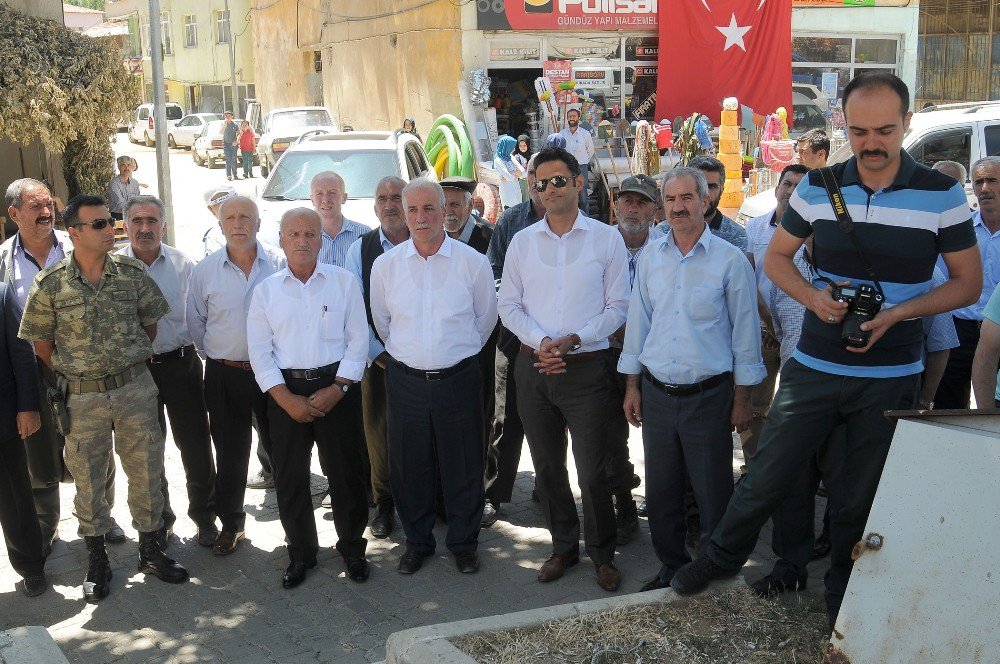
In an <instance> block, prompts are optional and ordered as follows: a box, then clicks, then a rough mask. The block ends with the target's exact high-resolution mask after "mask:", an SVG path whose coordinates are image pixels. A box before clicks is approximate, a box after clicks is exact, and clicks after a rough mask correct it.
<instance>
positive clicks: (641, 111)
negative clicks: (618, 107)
mask: <svg viewBox="0 0 1000 664" xmlns="http://www.w3.org/2000/svg"><path fill="white" fill-rule="evenodd" d="M655 107H656V92H655V91H654V92H652V93H650V95H649V96H648V97H646V98H645V99H643V100H642V101H641V102H639V104H638V105H636V103H635V100H633V102H632V111H631V113H632V119H633V120H642V119H643V118H647V117H650V116H651V115H652V113H653V109H654V108H655Z"/></svg>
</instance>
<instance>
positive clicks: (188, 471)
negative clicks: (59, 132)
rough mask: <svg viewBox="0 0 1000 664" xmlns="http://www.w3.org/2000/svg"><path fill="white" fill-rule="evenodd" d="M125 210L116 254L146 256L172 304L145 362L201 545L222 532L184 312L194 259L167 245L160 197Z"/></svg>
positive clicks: (199, 374)
mask: <svg viewBox="0 0 1000 664" xmlns="http://www.w3.org/2000/svg"><path fill="white" fill-rule="evenodd" d="M122 211H123V213H124V215H125V230H126V232H127V233H128V240H129V243H128V245H126V246H125V247H123V248H122V249H120V250H119V251H118V253H120V254H122V255H125V256H128V257H130V258H136V259H138V260H140V261H142V262H143V264H144V265H145V266H146V271H147V272H148V273H149V276H150V277H152V278H153V281H155V282H156V285H157V286H159V287H160V292H161V293H163V297H164V299H166V301H167V304H169V305H170V312H169V313H168V314H167V315H166V316H164V317H163V318H161V319H160V320H159V321H157V323H156V338H155V339H153V356H152V357H150V358H149V359H148V360H146V365H147V366H148V367H149V373H150V374H151V375H152V376H153V382H155V383H156V388H157V389H158V390H159V392H160V395H159V398H158V399H157V401H158V404H157V406H158V410H159V417H160V428H161V429H163V435H166V434H167V420H166V417H165V416H164V410H166V415H167V416H169V417H170V429H171V431H173V434H174V436H173V437H174V443H175V444H176V445H177V449H178V450H180V453H181V463H183V464H184V475H185V477H186V479H187V495H188V516H189V517H191V520H192V521H194V523H195V525H196V526H197V527H198V544H200V545H201V546H212V545H214V544H215V540H216V538H217V537H218V536H219V530H218V528H216V526H215V462H214V461H213V460H212V440H211V436H210V434H209V430H208V412H207V408H206V406H205V384H204V380H203V369H202V363H201V358H200V357H198V353H196V352H195V349H194V343H193V342H192V340H191V335H190V334H189V333H188V328H187V320H186V318H185V316H184V310H185V308H186V306H187V297H188V288H189V283H190V280H191V273H192V272H193V271H194V266H195V263H194V261H192V260H191V259H190V258H188V257H187V256H185V255H184V254H183V253H182V252H180V251H178V250H177V249H174V248H173V247H170V246H167V245H165V244H163V234H164V232H166V229H167V224H166V222H165V221H164V220H163V203H162V202H161V201H160V199H158V198H157V197H156V196H145V195H140V196H135V197H134V198H132V199H130V200H129V201H128V203H126V204H125V207H124V208H123V210H122ZM161 486H162V488H163V529H162V530H161V531H160V538H161V539H160V548H164V549H165V548H166V545H167V540H168V535H169V533H170V532H171V531H172V530H173V526H174V522H175V521H176V520H177V515H176V514H174V511H173V510H172V509H171V507H170V496H169V492H168V490H167V476H166V474H164V476H163V482H162V484H161Z"/></svg>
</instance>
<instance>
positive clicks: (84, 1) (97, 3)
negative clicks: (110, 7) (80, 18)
mask: <svg viewBox="0 0 1000 664" xmlns="http://www.w3.org/2000/svg"><path fill="white" fill-rule="evenodd" d="M65 2H66V4H67V5H76V6H77V7H86V8H87V9H100V10H101V11H102V12H103V11H104V0H65Z"/></svg>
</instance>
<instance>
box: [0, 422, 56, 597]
mask: <svg viewBox="0 0 1000 664" xmlns="http://www.w3.org/2000/svg"><path fill="white" fill-rule="evenodd" d="M57 486H58V485H57ZM0 528H3V538H4V541H5V543H6V544H7V555H8V557H9V558H10V566H11V567H13V568H14V571H15V572H17V573H18V574H20V575H21V576H24V577H26V576H38V575H40V574H41V573H42V571H43V569H44V567H45V558H43V557H42V530H41V527H40V526H39V525H38V516H37V515H36V514H35V504H34V502H33V501H32V497H31V480H30V479H29V478H28V465H27V460H26V457H25V453H24V441H22V440H21V439H20V438H17V437H16V436H15V437H14V438H11V439H9V440H3V441H0Z"/></svg>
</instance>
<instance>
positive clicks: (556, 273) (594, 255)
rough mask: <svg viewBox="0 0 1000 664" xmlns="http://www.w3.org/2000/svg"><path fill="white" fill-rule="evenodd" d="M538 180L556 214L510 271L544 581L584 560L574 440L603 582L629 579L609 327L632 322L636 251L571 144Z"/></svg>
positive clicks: (508, 298) (508, 315)
mask: <svg viewBox="0 0 1000 664" xmlns="http://www.w3.org/2000/svg"><path fill="white" fill-rule="evenodd" d="M534 166H535V178H536V180H535V189H536V191H538V192H539V194H540V197H541V201H542V204H543V205H544V206H545V217H544V218H543V219H542V220H541V221H539V222H538V223H536V224H534V225H532V226H530V227H528V228H526V229H525V230H523V231H521V232H519V233H517V234H516V235H514V237H513V239H512V240H511V242H510V247H509V248H508V251H507V256H506V260H505V262H504V268H503V277H502V279H501V281H500V292H499V311H500V317H501V319H502V320H503V323H504V325H505V326H506V327H507V328H508V329H509V330H510V331H511V332H513V333H514V334H515V335H517V337H518V339H520V341H521V347H520V352H519V354H518V356H517V359H516V360H515V363H514V380H515V382H516V383H517V407H518V412H519V413H520V415H521V421H522V422H523V423H524V432H525V435H526V436H527V438H528V446H529V447H530V449H531V456H532V459H533V460H534V463H535V472H536V476H537V480H536V484H537V488H538V493H539V495H540V498H541V503H542V508H543V509H544V510H545V516H546V521H547V522H548V527H549V531H550V532H551V534H552V548H553V552H552V556H551V557H550V558H549V559H548V561H546V562H545V564H544V565H542V567H541V570H539V573H538V580H539V581H543V582H546V581H554V580H555V579H558V578H560V577H561V576H562V575H563V574H564V573H565V571H566V569H567V568H568V567H571V566H572V565H575V564H577V563H578V562H579V560H580V551H579V540H580V520H579V518H578V516H577V511H576V501H575V500H574V499H573V492H572V489H571V488H570V485H569V477H568V475H567V472H566V436H565V430H566V428H567V426H568V427H569V431H570V435H571V436H572V439H573V456H574V457H575V459H576V466H577V475H578V477H579V482H580V491H581V493H582V495H583V515H584V540H585V542H586V550H587V555H589V556H590V559H591V560H592V561H593V563H594V566H595V568H596V571H597V583H598V585H600V586H601V588H603V589H605V590H607V591H614V590H617V589H618V586H619V585H620V583H621V574H620V572H619V571H618V569H617V568H616V567H615V566H614V555H615V541H616V539H617V526H616V524H615V509H614V504H613V502H612V497H611V495H612V494H611V486H610V481H609V478H608V473H607V467H608V463H609V451H608V422H609V421H610V419H611V416H612V410H611V409H612V408H615V407H617V404H615V403H614V395H613V390H612V386H611V381H610V380H609V379H608V372H609V371H612V370H613V368H612V367H610V362H611V359H610V354H609V352H608V347H609V344H608V337H610V336H611V335H612V334H614V332H615V330H617V329H618V328H619V327H621V325H622V324H623V323H624V322H625V315H626V311H627V309H628V291H629V285H628V251H627V250H626V249H625V242H624V241H623V240H622V236H621V234H620V233H619V232H618V231H617V230H615V229H614V228H612V227H611V226H608V225H606V224H603V223H601V222H599V221H596V220H594V219H590V218H588V217H585V216H584V215H583V214H582V213H581V212H580V210H579V208H578V207H577V205H578V204H579V193H580V189H581V188H582V186H583V181H582V178H581V176H580V164H579V162H577V160H576V157H574V156H573V155H572V154H570V153H569V152H567V151H566V150H564V149H562V148H545V149H544V150H541V151H540V152H539V153H538V154H537V155H535V161H534Z"/></svg>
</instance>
